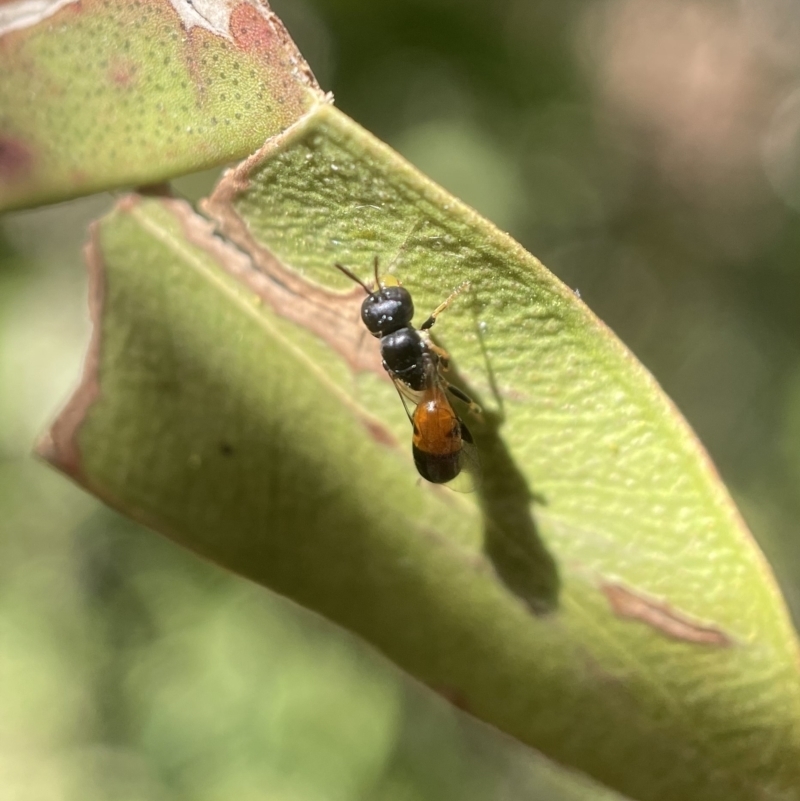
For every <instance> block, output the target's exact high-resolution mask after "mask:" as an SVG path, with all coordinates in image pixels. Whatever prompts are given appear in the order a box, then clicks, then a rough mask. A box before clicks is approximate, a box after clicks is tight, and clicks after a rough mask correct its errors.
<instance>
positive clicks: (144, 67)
mask: <svg viewBox="0 0 800 801" xmlns="http://www.w3.org/2000/svg"><path fill="white" fill-rule="evenodd" d="M202 10H203V12H204V13H205V17H204V16H202V15H201V12H200V11H198V10H197V6H196V4H192V3H190V2H188V0H172V1H171V2H170V1H169V0H155V2H152V1H151V2H147V3H109V2H105V0H82V2H80V3H78V2H69V1H67V2H53V3H50V4H49V6H48V5H47V4H39V6H37V7H36V8H35V9H34V10H33V11H31V4H22V3H17V4H9V5H8V6H5V7H4V9H0V75H2V76H3V79H2V81H0V210H2V209H5V208H14V207H19V206H26V205H33V204H37V203H44V202H48V201H53V200H60V199H63V198H66V197H74V196H75V195H79V194H88V193H90V192H96V191H98V190H101V189H107V188H110V187H115V186H120V185H130V184H145V183H155V182H159V181H163V180H165V179H168V178H172V177H174V176H176V175H179V174H181V173H186V172H194V171H197V170H201V169H205V168H208V167H213V166H217V165H220V164H225V163H227V162H230V161H233V160H236V159H240V158H243V157H244V156H246V155H247V154H248V153H252V152H253V150H255V149H256V148H257V147H259V146H260V145H261V144H262V143H263V141H264V139H265V138H266V137H269V136H273V135H274V134H276V133H278V132H279V131H282V130H284V129H285V128H286V127H287V126H288V125H289V124H290V123H292V122H294V121H295V120H296V119H297V118H298V117H300V116H301V115H302V114H304V113H305V112H306V111H307V110H308V109H309V108H310V107H311V106H313V105H314V104H315V103H319V102H322V101H323V99H324V98H323V95H322V92H321V90H320V89H319V87H318V86H317V84H316V82H315V80H314V77H313V75H311V71H310V70H309V69H308V66H307V65H306V63H305V61H304V60H303V58H302V56H301V55H300V54H299V52H298V51H297V49H296V48H295V46H294V43H293V42H292V41H291V39H290V38H289V35H288V34H287V33H286V30H285V29H284V27H283V25H282V24H281V22H280V20H279V19H278V18H277V17H276V16H275V15H274V14H273V13H272V12H271V11H269V10H268V9H267V8H265V6H264V5H263V4H260V3H257V2H242V3H238V4H236V5H235V6H234V5H233V4H228V3H223V2H212V3H205V4H203V6H202Z"/></svg>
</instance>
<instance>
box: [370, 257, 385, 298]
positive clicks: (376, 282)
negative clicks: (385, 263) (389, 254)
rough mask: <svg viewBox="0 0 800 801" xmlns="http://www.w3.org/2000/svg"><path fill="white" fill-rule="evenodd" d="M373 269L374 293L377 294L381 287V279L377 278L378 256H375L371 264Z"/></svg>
mask: <svg viewBox="0 0 800 801" xmlns="http://www.w3.org/2000/svg"><path fill="white" fill-rule="evenodd" d="M372 266H373V268H374V270H375V291H376V292H377V291H378V290H379V289H382V288H383V287H382V286H381V279H380V278H379V277H378V255H377V254H375V261H374V262H373V265H372Z"/></svg>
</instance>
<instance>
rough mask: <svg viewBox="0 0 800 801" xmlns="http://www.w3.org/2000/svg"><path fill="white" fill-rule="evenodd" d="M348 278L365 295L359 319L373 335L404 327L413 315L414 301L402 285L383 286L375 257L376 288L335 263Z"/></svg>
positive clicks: (378, 335)
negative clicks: (357, 285) (361, 289)
mask: <svg viewBox="0 0 800 801" xmlns="http://www.w3.org/2000/svg"><path fill="white" fill-rule="evenodd" d="M336 267H337V268H338V269H339V270H341V271H342V272H343V273H344V274H345V275H346V276H347V277H348V278H351V279H352V280H353V281H355V282H356V283H357V284H360V285H361V286H362V287H363V288H364V291H365V292H366V293H367V297H366V298H364V302H363V303H362V304H361V319H362V320H363V321H364V325H365V326H366V327H367V330H368V331H369V332H370V333H371V334H372V336H374V337H382V336H386V334H391V333H392V332H394V331H398V330H399V329H401V328H405V327H406V326H408V324H409V323H410V322H411V319H412V318H413V316H414V302H413V301H412V300H411V293H410V292H409V291H408V290H407V289H405V288H404V287H402V286H399V285H390V286H383V285H382V284H381V282H380V279H379V278H378V259H377V257H376V259H375V283H376V289H374V290H372V289H370V288H369V287H368V286H367V285H366V284H365V283H364V282H363V281H362V280H361V279H360V278H359V277H358V276H357V275H355V274H354V273H352V272H350V270H348V269H347V268H346V267H343V266H342V265H341V264H337V265H336Z"/></svg>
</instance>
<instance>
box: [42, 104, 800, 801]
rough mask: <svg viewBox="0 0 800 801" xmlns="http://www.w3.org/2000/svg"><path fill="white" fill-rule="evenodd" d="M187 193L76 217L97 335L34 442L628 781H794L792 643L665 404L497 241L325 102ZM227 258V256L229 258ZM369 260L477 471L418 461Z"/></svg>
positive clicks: (80, 476) (684, 789) (118, 501)
mask: <svg viewBox="0 0 800 801" xmlns="http://www.w3.org/2000/svg"><path fill="white" fill-rule="evenodd" d="M205 210H206V211H207V213H209V214H210V215H213V216H214V217H215V218H216V220H217V225H218V227H219V229H220V230H221V231H222V232H223V233H224V235H225V237H226V238H227V239H229V240H230V241H231V242H232V243H233V244H232V245H231V244H228V243H227V242H225V241H223V240H221V239H220V238H218V237H216V236H213V235H212V231H211V227H210V225H209V223H207V222H206V221H205V220H203V219H202V218H200V217H198V216H197V215H196V214H194V213H193V212H192V211H191V209H190V208H189V207H188V206H186V205H185V204H182V203H180V202H177V201H172V200H160V201H155V200H144V199H141V198H136V197H131V198H127V199H125V200H124V201H122V202H121V203H120V204H119V206H118V207H117V209H116V210H115V211H114V212H113V213H112V214H111V215H110V216H109V217H108V218H106V219H105V220H104V221H103V222H102V223H100V224H99V225H98V227H97V228H96V229H95V231H94V235H93V238H92V244H91V246H90V249H89V262H90V265H91V266H92V268H93V272H94V287H95V290H94V291H95V295H94V297H95V304H94V305H95V319H96V327H95V338H94V341H93V345H92V349H91V353H90V357H89V359H88V362H87V368H86V375H85V376H84V381H83V383H82V385H81V388H80V389H79V390H78V392H77V393H76V395H75V397H74V398H73V400H72V401H71V402H70V404H69V405H68V407H67V408H66V409H65V411H64V412H63V413H62V415H61V416H60V418H59V420H58V421H57V422H56V424H55V426H54V428H53V431H52V432H51V435H50V438H49V440H48V441H46V442H45V443H44V444H43V446H42V451H43V452H44V453H45V454H46V455H47V456H48V458H49V459H50V460H51V461H52V462H53V463H54V464H56V465H57V466H59V467H60V469H62V470H64V471H65V472H67V473H69V474H70V475H71V476H73V477H74V478H75V479H76V480H77V481H79V482H81V483H82V484H83V485H84V486H86V487H88V488H89V489H90V490H92V491H93V492H95V493H96V494H98V495H99V496H100V497H101V498H104V499H105V500H106V501H108V502H109V503H111V504H112V505H114V506H116V507H118V508H120V509H122V510H123V511H125V512H126V513H127V514H129V515H131V516H133V517H136V518H137V519H139V520H141V521H143V522H145V523H147V524H148V525H151V526H152V527H154V528H156V529H158V530H160V531H162V532H164V533H166V534H167V535H168V536H170V537H172V538H174V539H176V540H178V541H179V542H182V543H184V544H185V545H187V546H188V547H190V548H192V549H194V550H195V551H197V552H198V553H200V554H203V555H204V556H206V557H208V558H210V559H213V560H214V561H216V562H218V563H220V564H222V565H224V566H226V567H227V568H229V569H231V570H234V571H236V572H238V573H240V574H242V575H244V576H247V577H249V578H252V579H254V580H255V581H258V582H260V583H262V584H264V585H266V586H268V587H270V588H272V589H273V590H275V591H277V592H279V593H282V594H284V595H286V596H288V597H290V598H292V599H294V600H295V601H297V602H298V603H301V604H303V605H304V606H307V607H309V608H311V609H313V610H316V611H318V612H319V613H321V614H323V615H325V616H326V617H328V618H329V619H331V620H333V621H335V622H337V623H339V624H341V625H343V626H345V627H347V628H349V629H350V630H352V631H354V632H357V633H358V634H360V635H361V636H362V637H364V638H365V639H366V640H368V641H369V642H371V643H372V644H373V645H375V646H376V647H377V648H378V649H379V650H380V651H381V652H383V653H384V654H386V655H387V656H388V657H389V658H390V659H392V660H393V661H394V662H396V663H397V664H398V665H400V666H401V667H403V668H404V669H405V670H407V671H408V672H410V673H411V674H413V675H414V676H416V677H418V678H419V679H421V680H422V681H424V682H425V683H426V684H428V685H429V686H430V687H432V688H434V689H436V690H437V691H439V692H441V693H442V694H444V695H445V696H446V697H448V698H450V699H451V700H452V701H453V702H455V703H458V704H459V705H461V706H463V707H465V708H466V709H468V710H469V711H470V712H471V713H472V714H474V715H476V716H477V717H479V718H481V719H483V720H485V721H488V722H489V723H491V724H493V725H495V726H497V727H498V728H500V729H502V730H503V731H505V732H508V733H509V734H511V735H513V736H514V737H517V738H518V739H520V740H522V741H523V742H525V743H528V744H529V745H532V746H534V747H536V748H538V749H540V750H541V751H543V752H544V753H545V754H547V755H549V756H550V757H552V758H553V759H555V760H556V761H557V762H560V763H562V764H566V765H570V766H572V767H575V768H578V769H580V770H582V771H585V772H586V773H588V774H590V775H592V776H593V777H595V778H596V779H598V780H600V781H601V782H603V783H605V784H607V785H608V786H609V787H612V788H614V789H616V790H619V791H621V792H623V793H625V794H627V795H628V796H630V797H631V798H635V799H641V800H642V801H667V799H670V800H672V801H678V800H680V801H686V800H687V799H703V801H709V800H714V799H720V800H722V799H724V801H739V800H741V801H744V800H745V799H786V800H787V801H788V799H797V798H800V789H798V788H800V682H799V681H798V659H797V657H798V651H797V643H796V639H795V635H794V632H793V630H792V628H791V625H790V622H789V619H788V616H787V613H786V610H785V608H784V605H783V602H782V599H781V597H780V595H779V593H778V590H777V588H776V586H775V583H774V580H773V578H772V575H771V573H770V571H769V568H768V566H767V565H766V564H765V562H764V560H763V558H762V556H761V554H760V553H759V551H758V550H757V548H756V546H755V544H754V543H753V541H752V539H751V538H750V535H749V533H748V532H747V530H746V529H745V527H744V525H743V523H742V521H741V519H740V518H739V516H738V514H737V512H736V510H735V508H734V507H733V505H732V503H731V500H730V498H729V497H728V495H727V493H726V492H725V490H724V488H723V487H722V485H721V484H720V482H719V479H718V478H717V476H716V474H715V473H714V471H713V468H712V467H711V465H710V464H709V462H708V459H707V457H706V455H705V453H704V452H703V450H702V449H701V447H700V446H699V444H698V443H697V442H696V440H695V438H694V437H693V435H692V433H691V431H690V430H689V429H688V427H687V425H686V424H685V422H684V421H683V420H682V419H681V417H680V416H679V415H678V413H677V412H676V410H675V409H674V408H673V407H672V406H671V404H670V402H669V401H668V399H667V398H665V397H664V395H663V393H662V392H661V391H660V389H659V387H658V386H657V384H656V383H655V382H654V380H653V379H652V377H651V376H650V375H649V374H648V373H647V372H646V371H645V370H644V369H643V368H642V366H641V365H640V364H638V363H637V362H636V360H635V359H634V358H633V357H632V356H631V354H630V353H629V352H628V351H626V350H625V348H624V346H623V345H622V344H621V343H620V342H619V341H618V340H617V339H616V338H615V337H614V336H613V334H612V333H611V332H610V331H609V330H608V329H607V328H605V327H604V326H603V325H602V323H600V322H599V321H598V320H597V319H596V318H595V317H594V316H593V315H592V313H591V312H590V311H589V310H588V309H587V308H586V306H585V305H584V304H583V303H582V302H581V301H580V300H579V299H578V298H577V297H575V295H574V294H573V293H572V292H570V291H569V290H568V289H567V288H566V287H564V286H563V285H562V284H561V283H560V282H558V281H557V280H556V279H555V278H554V277H553V276H552V275H550V274H549V273H548V272H547V271H546V270H545V269H544V268H543V267H542V265H541V264H540V263H539V262H538V261H536V260H535V259H534V258H533V257H531V256H530V255H529V254H527V253H526V252H525V251H524V250H523V249H522V248H521V247H520V246H519V245H517V244H516V243H515V242H513V241H512V240H511V239H509V238H508V237H507V236H506V235H504V234H502V233H501V232H500V231H498V230H497V229H496V228H494V227H493V226H492V225H491V224H489V223H488V222H486V221H485V220H483V219H481V218H480V217H479V216H478V215H477V214H475V213H474V212H473V211H472V210H470V209H468V208H466V207H465V206H463V205H462V204H461V203H459V202H458V201H457V200H455V199H454V198H452V197H451V196H449V195H447V194H446V193H445V192H444V191H443V190H441V189H440V188H438V187H437V186H435V185H433V184H432V183H431V182H430V181H428V180H427V179H426V178H425V177H424V176H422V175H420V174H419V173H418V172H416V171H415V170H414V169H413V168H411V167H410V166H409V165H408V164H407V163H405V162H404V161H403V160H402V159H400V158H399V157H398V156H397V155H396V154H394V153H393V152H392V151H391V150H390V149H388V148H387V147H385V146H384V145H382V144H381V143H379V142H377V141H376V140H374V139H373V138H372V137H371V136H370V135H369V134H367V133H366V132H365V131H363V130H362V129H360V128H359V127H358V126H356V125H355V124H354V123H353V122H351V121H350V120H349V119H347V118H346V117H344V116H343V115H342V114H340V113H339V112H337V111H336V110H335V109H333V108H332V107H328V106H322V107H319V108H318V109H316V110H315V111H314V112H313V113H312V114H310V115H308V116H307V117H305V118H304V119H303V120H302V121H301V123H300V124H298V125H295V126H293V127H292V128H291V129H290V130H289V131H288V132H286V133H285V134H283V135H282V136H280V137H278V138H276V139H275V140H271V141H269V142H268V143H267V144H266V145H265V147H264V148H263V149H262V151H260V152H259V153H258V154H256V156H254V157H252V158H251V159H248V161H247V162H245V163H244V164H243V165H242V166H241V167H239V168H237V169H236V170H235V171H233V172H231V173H229V174H228V175H227V176H226V178H225V179H224V180H223V182H222V184H221V185H220V187H219V188H218V190H217V191H216V192H215V193H214V195H213V197H212V198H211V199H210V200H209V201H208V202H207V203H206V204H205ZM245 253H249V254H250V256H249V257H248V256H247V255H245ZM376 254H377V255H378V256H379V257H380V258H381V260H382V263H383V265H384V268H385V269H388V268H389V267H391V270H392V272H393V273H394V274H395V275H397V276H398V277H399V278H400V279H401V280H402V281H403V283H404V285H405V286H407V287H408V288H409V290H410V291H411V292H412V294H413V296H414V299H415V302H416V306H417V309H418V310H419V312H418V315H417V322H419V321H420V320H421V319H423V318H424V317H425V316H426V315H427V313H428V311H429V310H430V309H433V308H434V307H435V306H436V304H437V303H439V302H440V301H441V300H442V299H443V297H445V296H446V295H447V294H448V293H449V292H450V291H451V289H453V288H454V287H456V286H458V285H459V284H461V282H463V281H465V280H468V281H470V282H471V287H470V289H469V291H468V292H465V293H464V294H462V296H460V297H459V298H458V299H457V300H456V301H455V302H454V303H453V305H452V307H451V308H450V309H448V310H447V312H446V313H445V314H443V315H442V316H441V318H440V320H439V322H438V323H437V325H436V328H435V329H434V330H435V331H436V333H437V336H438V337H439V342H440V344H442V345H444V346H446V347H447V348H448V350H450V352H451V353H452V355H453V357H454V364H455V367H456V375H457V376H458V380H459V381H460V382H461V384H462V386H463V387H464V388H465V389H467V390H468V391H469V392H470V393H471V394H474V395H475V396H476V398H478V399H479V400H480V402H481V403H482V405H483V406H484V407H485V409H486V412H485V414H484V417H483V420H478V419H472V418H471V419H470V420H469V422H470V425H471V427H472V428H473V429H474V433H475V435H476V441H477V443H478V445H479V450H480V453H481V458H482V462H483V472H484V481H483V484H482V486H481V489H480V491H479V492H478V493H476V494H475V495H474V496H471V497H470V496H461V495H457V494H455V493H452V492H450V491H449V490H447V489H442V488H437V487H432V486H430V485H427V484H425V483H423V482H420V481H419V480H418V479H417V476H416V473H415V470H414V467H413V464H412V462H411V459H410V455H409V451H410V443H409V435H410V431H409V426H408V422H407V420H406V419H405V416H404V413H403V410H402V407H401V404H400V401H399V400H398V399H397V397H396V395H395V393H394V389H393V387H392V386H391V384H390V382H389V381H388V380H387V379H386V376H385V374H384V373H383V371H382V369H381V366H380V359H379V357H378V355H377V351H376V348H377V343H376V342H375V341H374V340H373V339H372V338H371V337H368V336H364V331H363V329H362V327H361V324H360V322H359V320H358V306H359V304H360V301H361V299H362V298H363V291H362V290H360V289H359V288H358V287H353V286H352V284H349V283H348V281H347V279H346V278H344V277H343V276H342V275H340V274H339V273H337V272H336V271H335V270H334V269H333V267H332V264H333V262H334V261H341V262H343V263H345V264H347V265H349V266H350V267H351V268H352V269H354V270H355V271H357V272H358V273H359V274H360V275H362V276H363V277H364V278H365V279H366V278H368V277H369V275H370V270H371V261H372V258H373V256H374V255H376Z"/></svg>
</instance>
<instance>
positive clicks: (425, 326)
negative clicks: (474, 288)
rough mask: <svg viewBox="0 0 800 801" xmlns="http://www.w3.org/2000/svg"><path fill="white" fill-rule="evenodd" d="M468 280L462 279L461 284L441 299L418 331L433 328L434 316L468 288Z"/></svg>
mask: <svg viewBox="0 0 800 801" xmlns="http://www.w3.org/2000/svg"><path fill="white" fill-rule="evenodd" d="M469 287H470V282H469V281H464V283H463V284H461V286H458V287H456V288H455V289H454V290H453V291H452V292H451V293H450V295H449V297H448V298H446V299H445V300H443V301H442V302H441V303H440V304H439V305H438V306H437V307H436V308H435V309H434V310H433V311H432V312H431V316H430V317H428V319H427V320H425V322H424V323H423V324H422V325H421V326H420V327H419V330H420V331H428V330H429V329H431V328H433V324H434V323H435V322H436V318H437V317H438V316H439V315H440V314H441V313H442V312H443V311H444V310H445V309H446V308H447V307H448V306H449V305H450V304H451V303H452V302H453V301H454V300H455V299H456V298H457V297H458V296H459V295H460V294H461V293H462V292H464V290H466V289H469Z"/></svg>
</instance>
